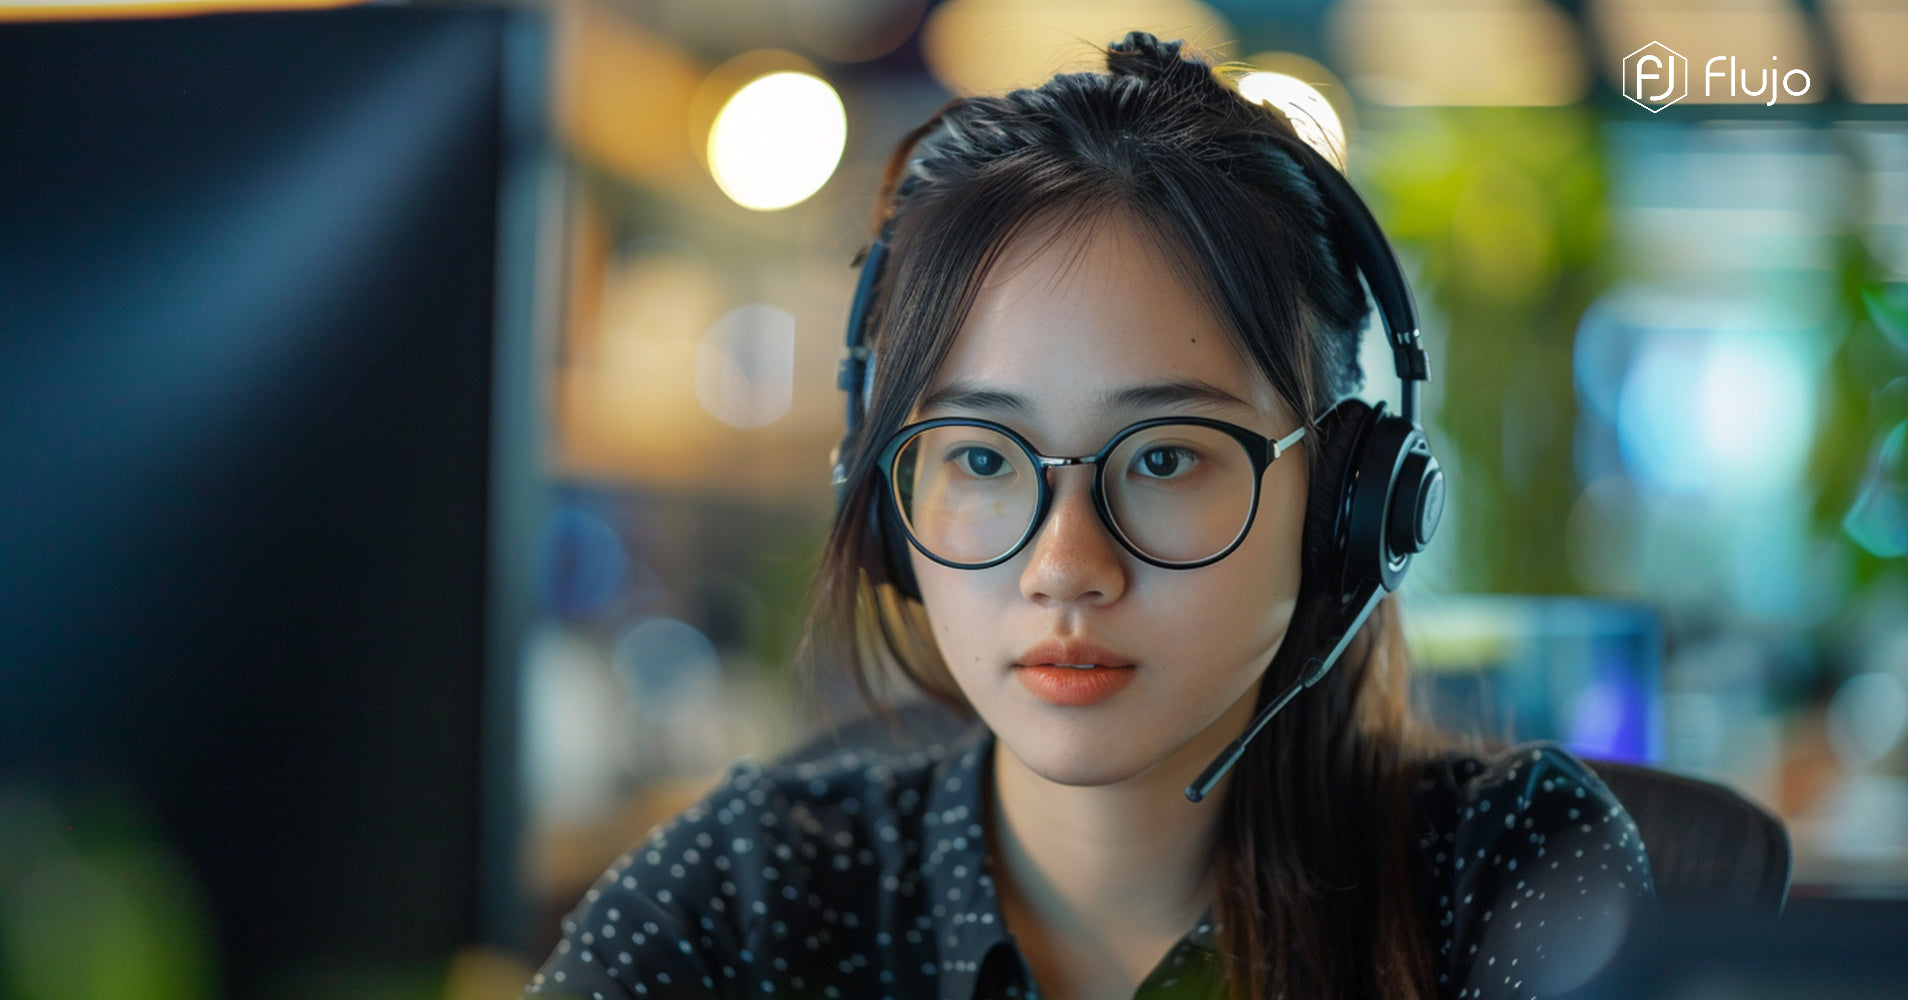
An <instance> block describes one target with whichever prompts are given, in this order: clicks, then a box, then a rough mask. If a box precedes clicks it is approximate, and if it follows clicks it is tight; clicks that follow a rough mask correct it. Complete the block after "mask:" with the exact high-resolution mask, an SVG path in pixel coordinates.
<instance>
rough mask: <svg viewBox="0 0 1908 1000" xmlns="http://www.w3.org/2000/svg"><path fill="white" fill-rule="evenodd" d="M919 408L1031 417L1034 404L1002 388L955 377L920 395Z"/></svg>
mask: <svg viewBox="0 0 1908 1000" xmlns="http://www.w3.org/2000/svg"><path fill="white" fill-rule="evenodd" d="M920 408H921V409H922V410H923V411H927V410H983V411H988V412H1001V411H1005V412H1008V413H1013V414H1015V415H1018V416H1023V417H1030V416H1033V404H1032V403H1030V402H1028V401H1027V397H1025V396H1022V395H1019V394H1018V393H1012V392H1006V391H1004V390H1001V389H986V388H982V387H981V386H979V385H977V384H975V383H974V382H972V381H969V380H967V379H964V378H957V379H955V380H954V381H952V382H949V383H948V384H946V385H944V386H942V387H940V388H939V389H936V390H934V391H933V392H930V393H928V394H927V395H926V396H924V397H922V399H921V407H920Z"/></svg>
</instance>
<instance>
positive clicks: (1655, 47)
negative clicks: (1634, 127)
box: [1623, 42, 1689, 114]
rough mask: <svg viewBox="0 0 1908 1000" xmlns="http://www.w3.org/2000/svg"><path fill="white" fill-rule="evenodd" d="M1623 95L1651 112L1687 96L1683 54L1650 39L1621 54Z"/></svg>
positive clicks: (1687, 84) (1686, 68) (1687, 61)
mask: <svg viewBox="0 0 1908 1000" xmlns="http://www.w3.org/2000/svg"><path fill="white" fill-rule="evenodd" d="M1623 96H1624V97H1627V98H1629V99H1630V100H1632V101H1635V102H1636V103H1637V104H1639V105H1641V106H1642V107H1643V108H1644V110H1647V111H1648V112H1649V113H1650V114H1655V113H1657V112H1658V111H1661V110H1663V109H1664V108H1667V107H1669V106H1670V105H1672V104H1675V103H1676V102H1677V101H1680V100H1682V99H1683V98H1685V97H1688V96H1689V60H1687V59H1685V58H1683V55H1682V53H1680V52H1678V51H1676V50H1675V49H1672V48H1670V47H1669V46H1667V45H1664V44H1663V43H1662V42H1651V43H1650V44H1648V45H1645V46H1643V47H1642V48H1640V49H1637V50H1636V51H1635V52H1632V53H1630V54H1629V55H1627V56H1624V57H1623Z"/></svg>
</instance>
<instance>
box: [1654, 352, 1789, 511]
mask: <svg viewBox="0 0 1908 1000" xmlns="http://www.w3.org/2000/svg"><path fill="white" fill-rule="evenodd" d="M1809 370H1810V366H1809V365H1808V364H1807V359H1805V358H1801V357H1799V356H1797V352H1795V351H1793V350H1791V349H1789V348H1788V347H1787V346H1786V345H1785V342H1784V341H1783V340H1781V339H1780V338H1777V337H1773V336H1758V335H1754V334H1749V333H1740V332H1731V333H1727V334H1705V333H1683V334H1671V333H1664V334H1661V335H1658V336H1656V337H1654V338H1652V339H1650V340H1648V341H1646V342H1645V343H1644V344H1643V345H1642V346H1641V349H1640V351H1639V353H1638V356H1637V358H1636V361H1635V364H1634V365H1633V367H1632V368H1631V369H1630V373H1629V375H1628V377H1627V378H1626V379H1625V381H1624V386H1623V389H1622V394H1621V398H1620V401H1619V403H1618V413H1617V429H1618V434H1619V436H1620V438H1621V441H1622V448H1623V455H1624V460H1625V463H1626V464H1627V465H1628V466H1629V467H1630V468H1631V470H1632V472H1633V473H1634V474H1635V475H1636V476H1637V478H1638V479H1639V480H1640V481H1641V482H1644V483H1647V484H1650V485H1653V486H1656V487H1659V488H1662V489H1665V490H1668V491H1670V492H1688V493H1696V494H1713V495H1717V496H1724V497H1727V496H1739V495H1743V494H1767V493H1771V492H1779V491H1784V490H1792V489H1793V488H1795V485H1796V484H1797V482H1798V481H1799V479H1800V476H1801V474H1802V470H1803V468H1804V466H1805V465H1806V463H1807V461H1808V454H1809V444H1810V441H1811V440H1812V438H1813V434H1814V411H1815V387H1814V386H1813V385H1812V384H1811V382H1810V374H1809Z"/></svg>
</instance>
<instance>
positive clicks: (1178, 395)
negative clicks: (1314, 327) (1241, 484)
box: [909, 216, 1306, 785]
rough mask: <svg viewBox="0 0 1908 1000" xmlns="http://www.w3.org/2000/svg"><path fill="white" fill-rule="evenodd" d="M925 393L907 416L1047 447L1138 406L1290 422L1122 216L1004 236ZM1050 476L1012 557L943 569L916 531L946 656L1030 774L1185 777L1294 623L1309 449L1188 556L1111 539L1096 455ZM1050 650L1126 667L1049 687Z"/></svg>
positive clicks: (1203, 308) (1270, 475) (1072, 444)
mask: <svg viewBox="0 0 1908 1000" xmlns="http://www.w3.org/2000/svg"><path fill="white" fill-rule="evenodd" d="M922 400H923V404H922V405H921V406H919V407H917V408H916V410H915V411H914V413H913V414H912V419H915V420H924V419H929V418H933V417H978V418H983V419H987V420H991V421H994V422H996V423H1000V424H1004V425H1006V426H1007V427H1010V428H1012V429H1013V430H1015V431H1018V432H1019V433H1020V434H1021V435H1022V436H1023V437H1025V438H1027V439H1028V441H1029V442H1031V443H1032V444H1033V446H1034V448H1035V449H1036V450H1037V451H1039V452H1040V453H1041V454H1044V455H1063V456H1082V455H1091V454H1093V453H1095V452H1097V451H1098V450H1099V449H1100V448H1101V446H1103V445H1104V444H1106V442H1107V441H1108V440H1109V439H1110V438H1111V437H1112V436H1113V434H1114V433H1115V432H1117V431H1119V430H1120V429H1122V428H1124V427H1126V426H1128V425H1130V424H1132V423H1135V422H1137V421H1140V420H1146V419H1150V418H1154V417H1173V416H1196V417H1211V418H1216V419H1219V420H1224V421H1228V422H1230V423H1234V424H1238V425H1241V426H1243V427H1246V428H1250V429H1251V430H1253V431H1255V432H1257V433H1258V434H1261V435H1263V436H1266V437H1282V436H1284V435H1286V434H1289V433H1290V432H1291V431H1293V430H1294V429H1295V428H1297V427H1298V426H1299V420H1298V417H1297V415H1296V414H1295V413H1294V412H1292V410H1291V408H1290V407H1288V406H1287V405H1286V404H1285V403H1284V402H1283V401H1282V400H1281V399H1279V398H1278V396H1277V395H1276V394H1275V393H1274V392H1273V390H1272V387H1271V385H1270V384H1269V382H1268V381H1267V380H1266V379H1265V377H1264V375H1263V374H1262V373H1261V372H1260V371H1259V370H1258V368H1257V366H1256V365H1255V364H1254V363H1252V362H1251V361H1250V360H1249V359H1248V358H1247V357H1246V355H1245V354H1244V353H1243V351H1242V350H1241V349H1240V348H1239V347H1238V345H1237V344H1236V343H1235V342H1234V340H1233V337H1232V336H1231V335H1230V334H1229V333H1228V332H1227V330H1226V329H1225V327H1224V326H1223V325H1222V324H1221V322H1220V321H1219V320H1218V318H1217V317H1216V316H1215V315H1214V314H1213V313H1212V311H1211V309H1210V308H1209V307H1208V306H1207V305H1206V304H1205V302H1204V301H1203V300H1202V299H1201V297H1200V296H1199V295H1198V294H1197V293H1196V292H1195V291H1194V290H1193V289H1192V288H1191V287H1189V286H1188V285H1187V284H1186V283H1185V282H1184V281H1183V280H1182V279H1181V278H1180V277H1179V275H1178V273H1177V272H1176V271H1175V269H1174V268H1173V266H1172V265H1171V264H1170V263H1169V260H1168V258H1167V257H1166V255H1165V252H1164V251H1163V250H1161V249H1160V248H1159V247H1158V246H1157V245H1156V244H1155V241H1154V238H1153V237H1151V236H1149V235H1148V234H1147V232H1146V231H1145V230H1144V229H1143V228H1142V227H1140V226H1138V225H1136V224H1134V223H1133V222H1131V221H1130V220H1127V219H1124V218H1121V217H1118V216H1113V217H1109V218H1106V219H1103V220H1100V221H1099V222H1097V223H1095V224H1093V225H1090V226H1085V227H1076V228H1074V229H1070V230H1063V231H1058V232H1055V231H1052V230H1048V231H1029V232H1028V233H1026V234H1024V235H1022V236H1021V237H1019V238H1018V239H1016V240H1015V241H1014V242H1013V243H1012V244H1010V245H1009V246H1008V248H1007V250H1006V252H1005V253H1004V254H1003V255H1002V257H1001V259H1000V261H999V263H998V264H997V265H996V266H995V267H994V268H993V270H992V271H991V272H990V275H989V277H988V278H987V280H986V281H985V282H984V284H983V285H982V287H981V289H980V291H979V294H978V298H977V300H976V301H975V304H974V308H973V311H972V312H971V314H970V315H969V317H968V319H967V322H966V323H965V325H964V326H963V327H962V328H961V330H960V332H959V334H958V336H957V338H956V340H955V342H954V344H953V347H952V349H951V351H950V353H949V355H948V357H947V360H946V362H945V363H944V364H943V365H942V367H941V369H940V371H939V372H937V373H936V375H935V377H934V379H933V381H932V382H931V383H930V384H929V386H928V389H927V391H926V392H925V393H923V395H922ZM1047 475H1048V476H1049V478H1050V482H1051V484H1052V488H1053V500H1052V506H1051V508H1050V509H1049V511H1048V513H1047V517H1046V520H1045V521H1044V523H1042V525H1041V526H1040V529H1039V531H1038V532H1037V533H1036V534H1035V535H1034V537H1033V538H1032V539H1031V540H1030V541H1029V542H1028V543H1027V545H1026V547H1025V548H1023V549H1021V551H1020V552H1019V553H1018V554H1016V555H1015V556H1014V557H1013V558H1012V559H1009V560H1008V561H1006V562H1004V563H1002V564H1000V565H998V566H994V567H991V568H988V569H981V570H967V569H952V568H949V567H946V566H943V565H940V564H939V563H936V562H934V561H932V560H930V559H928V558H926V557H924V556H922V555H921V553H920V552H918V551H916V550H914V549H913V548H912V547H910V549H909V555H910V558H911V559H912V560H913V568H914V573H915V576H916V578H917V579H918V580H919V581H920V586H921V596H922V600H923V601H924V603H925V605H926V608H927V613H928V618H929V621H930V622H931V624H932V627H933V632H934V637H935V640H936V642H937V644H938V646H939V648H940V651H941V654H942V656H943V657H944V658H945V660H946V662H947V666H948V668H949V669H950V670H951V671H952V673H953V676H954V678H955V680H956V681H957V682H958V683H959V685H960V687H961V690H962V691H963V692H964V693H965V694H966V696H967V699H968V701H969V702H970V703H972V704H973V706H974V708H975V709H976V710H977V711H978V712H979V714H980V716H981V717H982V719H984V720H985V721H986V723H987V724H988V726H989V727H990V728H991V729H992V730H993V731H994V733H995V734H996V736H997V738H998V739H999V740H1000V742H1001V744H1002V745H1003V746H1005V747H1006V748H1007V749H1008V750H1009V751H1011V752H1012V753H1013V754H1014V756H1015V757H1016V758H1017V759H1018V760H1019V761H1020V762H1021V763H1023V764H1024V765H1026V767H1027V768H1028V769H1030V770H1032V771H1034V772H1035V773H1037V774H1039V775H1041V776H1042V777H1045V778H1047V779H1048V780H1051V781H1055V782H1059V783H1062V784H1067V785H1107V784H1113V783H1117V782H1122V781H1126V780H1128V779H1131V778H1135V777H1138V776H1140V775H1144V774H1148V773H1149V772H1152V771H1153V770H1154V769H1155V768H1158V767H1161V766H1162V765H1163V766H1164V767H1165V768H1166V773H1167V775H1168V776H1169V777H1170V778H1171V780H1173V781H1188V782H1189V781H1190V780H1192V778H1193V777H1194V776H1196V775H1197V774H1198V772H1199V771H1200V770H1201V769H1202V768H1204V767H1205V765H1206V764H1207V763H1208V762H1209V761H1210V760H1211V759H1212V757H1213V756H1214V755H1215V754H1217V753H1218V752H1219V750H1220V749H1222V748H1223V747H1224V746H1225V744H1226V743H1227V742H1228V741H1230V740H1231V739H1233V738H1235V737H1237V736H1238V735H1239V734H1240V732H1241V731H1242V730H1243V729H1244V728H1245V725H1246V723H1247V722H1248V721H1249V719H1250V717H1251V714H1252V706H1253V700H1254V696H1255V694H1256V693H1257V689H1258V682H1259V679H1260V677H1261V676H1262V675H1263V674H1264V672H1265V669H1266V666H1267V665H1268V664H1269V663H1270V662H1271V660H1272V655H1273V653H1275V652H1276V651H1277V650H1278V647H1279V643H1280V641H1281V640H1282V639H1283V637H1284V634H1285V630H1286V627H1287V625H1288V624H1289V623H1290V621H1291V618H1292V611H1293V606H1294V603H1295V601H1296V598H1297V596H1298V589H1299V555H1300V553H1299V546H1300V539H1301V534H1302V531H1303V525H1304V517H1305V495H1306V467H1305V458H1304V455H1303V454H1301V453H1288V454H1286V456H1285V457H1284V458H1282V459H1280V460H1279V461H1277V462H1274V463H1272V465H1271V467H1270V468H1269V469H1268V470H1267V471H1266V473H1265V476H1264V478H1263V479H1262V481H1261V493H1260V500H1259V509H1258V513H1257V516H1256V517H1255V519H1254V520H1253V523H1252V527H1251V530H1250V532H1248V533H1247V535H1246V537H1245V540H1244V541H1243V542H1242V543H1241V544H1240V545H1239V547H1238V548H1237V549H1236V550H1234V551H1233V552H1232V554H1231V555H1229V556H1227V557H1226V558H1224V559H1221V560H1220V561H1218V562H1216V563H1213V564H1211V565H1208V566H1203V567H1200V568H1197V569H1164V568H1160V567H1157V566H1153V565H1150V564H1148V563H1145V562H1143V561H1141V560H1140V559H1138V558H1136V557H1135V556H1133V555H1132V554H1131V553H1130V552H1128V551H1126V549H1124V548H1123V547H1121V545H1120V544H1119V542H1118V541H1116V540H1115V539H1114V538H1113V536H1112V535H1110V534H1109V533H1108V531H1107V529H1106V527H1105V525H1104V524H1103V523H1102V522H1101V520H1100V518H1099V515H1098V514H1097V513H1096V512H1095V510H1094V507H1093V502H1092V495H1091V492H1090V490H1091V484H1092V479H1093V472H1092V469H1091V467H1090V466H1078V467H1066V468H1057V469H1053V470H1051V471H1050V472H1048V473H1047ZM1043 647H1044V648H1043ZM1061 658H1066V659H1069V660H1072V661H1074V662H1085V661H1087V660H1089V659H1091V660H1095V661H1113V662H1116V663H1118V664H1120V665H1122V666H1130V669H1128V670H1126V671H1125V672H1126V674H1127V676H1126V678H1125V684H1124V686H1123V687H1119V686H1117V685H1115V686H1116V687H1118V690H1117V691H1116V692H1115V693H1113V694H1112V695H1111V696H1110V697H1105V698H1104V699H1102V700H1098V701H1094V702H1093V703H1091V704H1084V705H1082V704H1060V703H1055V699H1054V697H1053V695H1052V694H1051V690H1052V689H1051V688H1050V687H1045V686H1043V685H1042V684H1041V683H1040V680H1041V679H1043V678H1056V677H1057V679H1058V680H1060V681H1062V682H1065V681H1069V680H1072V679H1073V677H1072V676H1071V675H1057V674H1055V673H1054V672H1053V670H1052V668H1048V669H1047V670H1045V671H1042V670H1041V669H1040V668H1039V667H1038V666H1037V664H1038V662H1039V661H1041V660H1058V659H1061ZM1043 690H1044V691H1047V692H1048V695H1047V697H1044V698H1043V697H1042V696H1041V692H1042V691H1043ZM1061 700H1064V699H1061ZM1182 775H1183V776H1182Z"/></svg>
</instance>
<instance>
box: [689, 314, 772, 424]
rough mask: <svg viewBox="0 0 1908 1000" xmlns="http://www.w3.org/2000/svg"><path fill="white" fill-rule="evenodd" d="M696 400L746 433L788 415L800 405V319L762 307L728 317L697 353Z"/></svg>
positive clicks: (703, 342)
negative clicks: (797, 399)
mask: <svg viewBox="0 0 1908 1000" xmlns="http://www.w3.org/2000/svg"><path fill="white" fill-rule="evenodd" d="M696 399H697V400H699V401H700V402H701V403H702V408H703V409H705V410H707V411H709V415H710V416H712V417H715V418H716V419H717V420H720V421H722V422H723V423H725V424H728V425H729V426H731V427H740V428H743V429H745V430H747V429H753V428H757V427H766V426H768V425H769V424H772V423H774V422H775V421H777V420H780V419H781V418H782V417H783V416H785V415H786V414H787V413H788V411H789V407H790V406H791V405H793V403H794V400H795V316H794V315H793V314H792V313H790V312H789V311H788V310H786V309H781V308H778V307H776V306H770V305H762V304H759V303H757V304H751V305H745V306H738V307H736V308H734V309H731V310H729V311H728V312H727V313H724V314H723V316H722V318H721V319H718V320H716V321H715V325H714V326H711V327H710V328H709V332H708V333H707V334H705V335H704V336H703V338H702V343H701V344H700V345H699V346H698V347H697V349H696Z"/></svg>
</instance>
